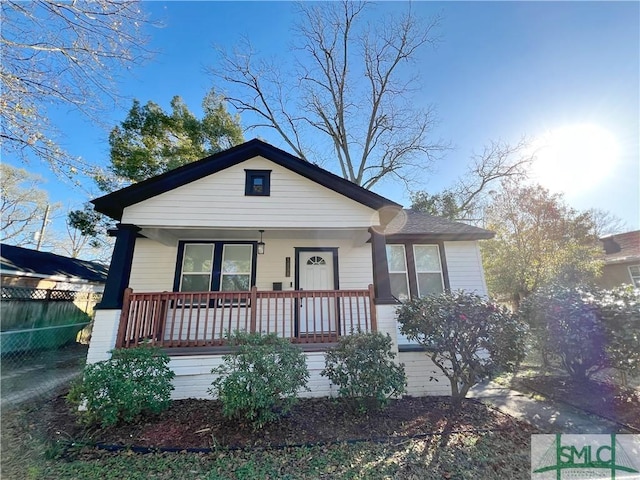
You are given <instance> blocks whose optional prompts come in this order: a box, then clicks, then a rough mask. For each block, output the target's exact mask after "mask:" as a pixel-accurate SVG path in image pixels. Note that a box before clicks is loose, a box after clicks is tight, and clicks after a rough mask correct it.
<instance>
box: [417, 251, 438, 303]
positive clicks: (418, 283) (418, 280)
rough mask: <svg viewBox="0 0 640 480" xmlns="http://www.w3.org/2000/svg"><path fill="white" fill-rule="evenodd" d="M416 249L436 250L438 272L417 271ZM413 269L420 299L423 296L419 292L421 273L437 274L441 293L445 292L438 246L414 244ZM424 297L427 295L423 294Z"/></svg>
mask: <svg viewBox="0 0 640 480" xmlns="http://www.w3.org/2000/svg"><path fill="white" fill-rule="evenodd" d="M416 247H429V248H433V247H435V249H436V258H437V259H438V267H439V269H438V270H425V271H419V270H418V256H417V255H416ZM413 267H414V270H415V274H416V288H417V290H418V297H422V296H423V294H422V292H421V291H420V278H419V275H420V274H421V273H438V274H440V285H441V287H442V291H443V292H444V290H445V285H444V274H443V272H442V259H441V258H440V245H438V244H437V243H424V244H414V245H413ZM425 295H428V293H425Z"/></svg>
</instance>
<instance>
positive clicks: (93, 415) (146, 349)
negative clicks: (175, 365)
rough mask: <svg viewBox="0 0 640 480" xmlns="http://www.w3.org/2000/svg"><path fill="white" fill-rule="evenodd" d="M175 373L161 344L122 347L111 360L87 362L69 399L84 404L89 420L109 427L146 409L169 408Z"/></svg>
mask: <svg viewBox="0 0 640 480" xmlns="http://www.w3.org/2000/svg"><path fill="white" fill-rule="evenodd" d="M174 376H175V374H174V372H173V371H172V370H171V369H170V368H169V356H168V355H167V354H165V353H163V352H162V351H160V349H159V348H156V347H151V346H147V345H144V346H140V347H136V348H119V349H116V350H113V351H112V352H111V358H110V359H109V360H105V361H102V362H98V363H94V364H92V365H87V366H86V367H85V370H84V372H83V374H82V377H80V378H79V379H78V380H77V381H76V382H75V383H74V384H73V385H72V386H71V389H70V391H69V394H68V395H67V400H68V401H69V402H71V403H73V404H76V405H78V406H79V407H81V411H79V414H80V417H81V418H82V419H83V420H84V421H85V422H86V423H100V424H101V425H102V427H108V426H111V425H116V424H117V423H119V422H121V421H122V422H132V421H133V420H134V419H135V418H136V417H138V416H139V415H140V414H142V413H144V412H151V413H160V412H162V411H163V410H166V409H167V408H169V405H170V404H171V391H172V390H173V385H172V383H171V381H172V380H173V377H174Z"/></svg>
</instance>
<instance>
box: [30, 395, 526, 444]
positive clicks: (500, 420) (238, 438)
mask: <svg viewBox="0 0 640 480" xmlns="http://www.w3.org/2000/svg"><path fill="white" fill-rule="evenodd" d="M38 414H39V415H42V416H44V417H45V418H42V419H40V420H39V421H42V422H45V423H46V425H47V427H46V428H47V431H48V436H49V438H50V439H52V440H55V439H56V438H58V439H63V440H64V439H70V438H71V439H75V440H80V441H82V440H84V441H86V442H92V443H96V442H97V443H105V444H112V445H129V446H130V445H137V446H144V447H174V448H179V449H188V448H196V449H197V448H213V447H215V448H220V447H222V448H224V447H229V448H233V447H248V446H251V447H261V446H264V447H266V446H282V445H306V444H315V443H325V442H341V441H350V440H364V439H366V440H384V439H385V438H387V437H392V438H403V437H409V436H416V435H417V436H420V435H425V436H428V435H429V434H433V433H441V432H459V431H471V430H472V431H486V430H494V431H495V430H505V431H507V430H509V431H511V432H520V433H521V434H523V435H529V434H530V433H532V432H533V429H532V427H530V426H529V425H528V424H525V423H523V422H519V421H517V420H515V419H513V418H511V417H509V416H507V415H504V414H502V413H500V412H497V411H494V410H491V409H488V408H487V407H485V406H483V405H481V404H479V403H477V402H475V401H473V400H464V401H463V403H462V404H461V405H460V406H458V407H455V406H454V405H453V404H452V403H451V401H450V399H449V398H443V397H426V398H412V397H406V398H403V399H399V400H393V401H392V402H391V403H390V405H389V406H388V407H387V408H386V409H384V410H383V411H381V412H374V413H372V414H370V415H367V414H364V415H362V414H358V413H357V412H356V410H355V409H354V408H353V407H352V406H351V405H350V404H349V403H348V402H346V401H344V400H336V399H329V398H319V399H301V400H300V402H299V403H298V404H297V405H296V406H294V408H293V409H292V411H291V412H290V413H289V414H287V415H286V416H285V417H284V418H283V419H282V420H281V421H280V422H277V423H274V424H271V425H267V426H266V427H265V428H264V429H262V430H260V431H254V430H253V428H252V427H251V426H250V425H248V424H245V423H242V422H240V421H238V420H233V419H227V418H225V417H223V415H222V409H221V405H220V403H219V402H218V401H214V400H193V399H191V400H177V401H174V402H173V403H172V405H171V407H170V408H169V409H168V410H167V411H165V412H163V413H161V414H159V415H144V416H142V417H140V418H139V419H138V421H137V422H135V423H133V424H130V425H120V426H116V427H111V428H106V429H96V428H95V427H94V428H88V429H87V428H83V427H82V426H80V425H79V424H78V423H77V421H76V415H75V412H74V411H73V409H72V408H71V407H70V406H69V405H68V404H66V402H65V399H64V397H63V396H62V395H60V396H58V397H57V398H55V399H54V400H53V403H52V405H51V408H45V409H42V410H41V411H40V412H39V413H36V415H38ZM34 420H35V419H34Z"/></svg>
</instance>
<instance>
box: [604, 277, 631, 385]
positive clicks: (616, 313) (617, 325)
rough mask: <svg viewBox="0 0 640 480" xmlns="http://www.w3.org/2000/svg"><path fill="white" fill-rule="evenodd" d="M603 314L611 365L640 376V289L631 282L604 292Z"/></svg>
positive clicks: (629, 373)
mask: <svg viewBox="0 0 640 480" xmlns="http://www.w3.org/2000/svg"><path fill="white" fill-rule="evenodd" d="M598 303H599V307H600V316H601V318H602V322H603V323H604V325H605V328H606V330H607V354H608V356H609V361H610V362H611V364H612V366H614V367H616V368H618V369H620V370H622V371H623V372H625V373H626V374H628V375H630V376H632V377H636V376H639V375H640V289H637V288H633V287H632V286H631V285H627V286H624V287H618V288H615V289H613V290H608V291H604V292H602V294H601V295H600V298H599V302H598Z"/></svg>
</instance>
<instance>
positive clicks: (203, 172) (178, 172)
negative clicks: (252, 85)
mask: <svg viewBox="0 0 640 480" xmlns="http://www.w3.org/2000/svg"><path fill="white" fill-rule="evenodd" d="M256 156H261V157H263V158H266V159H267V160H271V161H272V162H274V163H276V164H278V165H280V166H282V167H285V168H287V169H289V170H291V171H293V172H295V173H297V174H299V175H302V176H303V177H306V178H308V179H309V180H312V181H314V182H316V183H318V184H320V185H322V186H324V187H326V188H329V189H331V190H333V191H335V192H337V193H340V194H342V195H344V196H346V197H348V198H350V199H352V200H354V201H356V202H358V203H361V204H363V205H366V206H368V207H370V208H373V209H375V210H378V209H380V208H382V207H385V206H393V207H400V205H398V204H397V203H395V202H393V201H391V200H389V199H387V198H385V197H382V196H380V195H378V194H376V193H373V192H371V191H369V190H366V189H364V188H362V187H360V186H358V185H356V184H355V183H352V182H350V181H348V180H345V179H344V178H342V177H339V176H337V175H334V174H333V173H331V172H329V171H327V170H324V169H323V168H320V167H318V166H317V165H314V164H312V163H309V162H306V161H304V160H302V159H300V158H298V157H296V156H294V155H291V154H290V153H287V152H285V151H284V150H280V149H279V148H276V147H274V146H273V145H269V144H268V143H265V142H263V141H261V140H258V139H253V140H249V141H248V142H245V143H243V144H241V145H238V146H235V147H232V148H230V149H228V150H225V151H222V152H219V153H216V154H214V155H211V156H209V157H206V158H203V159H202V160H198V161H196V162H193V163H189V164H187V165H184V166H182V167H179V168H176V169H175V170H171V171H169V172H166V173H163V174H161V175H158V176H155V177H152V178H150V179H148V180H144V181H142V182H140V183H136V184H134V185H131V186H129V187H125V188H123V189H121V190H117V191H115V192H113V193H110V194H108V195H105V196H103V197H100V198H96V199H95V200H92V201H91V203H93V204H94V205H95V209H96V210H97V211H98V212H101V213H104V214H105V215H108V216H109V217H111V218H113V219H115V220H120V219H122V212H123V210H124V209H125V208H126V207H128V206H130V205H134V204H136V203H139V202H141V201H143V200H147V199H149V198H152V197H155V196H157V195H160V194H162V193H165V192H168V191H170V190H173V189H174V188H178V187H181V186H183V185H186V184H188V183H191V182H193V181H195V180H198V179H200V178H203V177H206V176H207V175H211V174H213V173H216V172H219V171H221V170H224V169H225V168H229V167H231V166H233V165H236V164H238V163H241V162H244V161H245V160H249V159H251V158H253V157H256Z"/></svg>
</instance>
